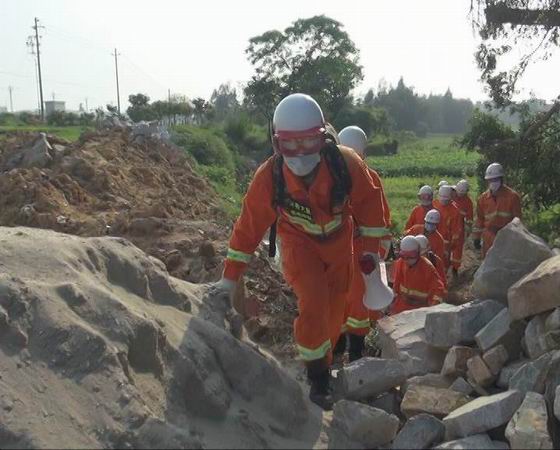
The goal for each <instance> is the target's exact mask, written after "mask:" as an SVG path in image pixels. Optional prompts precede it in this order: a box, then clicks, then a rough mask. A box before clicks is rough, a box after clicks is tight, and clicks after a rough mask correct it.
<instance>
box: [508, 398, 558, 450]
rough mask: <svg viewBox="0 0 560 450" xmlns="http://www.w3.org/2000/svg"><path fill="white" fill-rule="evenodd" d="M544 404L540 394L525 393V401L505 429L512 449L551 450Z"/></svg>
mask: <svg viewBox="0 0 560 450" xmlns="http://www.w3.org/2000/svg"><path fill="white" fill-rule="evenodd" d="M547 423H548V414H547V412H546V402H545V400H544V397H543V396H542V395H541V394H537V393H536V392H527V394H526V395H525V400H523V403H522V404H521V406H520V407H519V409H518V410H517V411H516V413H515V414H514V415H513V417H512V419H511V421H510V422H509V423H508V426H507V428H506V438H507V440H508V441H509V443H510V445H511V448H512V449H525V448H539V449H552V448H553V445H552V439H551V437H550V434H549V433H548V425H547Z"/></svg>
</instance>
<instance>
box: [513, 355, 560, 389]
mask: <svg viewBox="0 0 560 450" xmlns="http://www.w3.org/2000/svg"><path fill="white" fill-rule="evenodd" d="M551 359H552V353H545V354H544V355H542V356H541V357H540V358H539V359H537V360H536V361H529V362H528V363H526V364H525V365H524V366H522V367H521V368H520V369H518V370H517V371H516V372H515V373H514V374H513V375H512V377H511V378H510V380H509V388H510V389H516V390H518V391H521V392H524V393H525V392H538V393H539V394H543V393H544V390H545V387H546V379H547V374H548V370H549V365H550V361H551Z"/></svg>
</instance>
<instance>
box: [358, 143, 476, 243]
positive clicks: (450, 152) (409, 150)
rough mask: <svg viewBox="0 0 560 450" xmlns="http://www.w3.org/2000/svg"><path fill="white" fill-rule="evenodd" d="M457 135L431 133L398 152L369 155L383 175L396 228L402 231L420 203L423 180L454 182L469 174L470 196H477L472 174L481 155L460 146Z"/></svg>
mask: <svg viewBox="0 0 560 450" xmlns="http://www.w3.org/2000/svg"><path fill="white" fill-rule="evenodd" d="M454 139H455V136H453V135H429V136H428V137H426V138H423V139H417V140H412V141H409V142H406V143H405V144H403V145H401V146H400V147H399V151H398V153H397V154H396V155H392V156H373V157H369V158H368V159H367V162H368V164H369V165H370V166H371V167H373V168H374V169H376V170H377V171H378V172H379V173H380V174H381V175H382V180H383V185H384V188H385V192H386V194H387V199H388V201H389V206H390V208H391V214H392V219H393V223H394V228H395V232H398V233H400V232H402V228H403V226H404V224H405V222H406V220H407V219H408V216H409V214H410V211H412V208H414V206H415V205H416V204H417V197H416V193H417V192H418V188H419V187H420V186H422V185H424V184H429V185H430V186H432V187H434V186H437V184H438V183H439V181H440V180H447V181H449V182H450V183H455V182H457V181H458V180H460V179H461V178H466V179H468V180H469V182H470V184H471V192H470V194H471V198H472V199H473V200H474V199H475V198H476V195H477V192H478V189H477V184H476V183H477V181H476V178H475V177H474V176H473V175H474V172H475V168H476V164H477V162H478V159H479V155H478V154H477V153H467V152H465V151H464V150H463V149H460V148H457V147H456V146H454V145H453V141H454Z"/></svg>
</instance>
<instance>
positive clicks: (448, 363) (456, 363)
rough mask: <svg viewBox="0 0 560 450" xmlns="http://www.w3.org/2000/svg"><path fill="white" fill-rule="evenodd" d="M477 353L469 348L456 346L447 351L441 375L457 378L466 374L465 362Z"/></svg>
mask: <svg viewBox="0 0 560 450" xmlns="http://www.w3.org/2000/svg"><path fill="white" fill-rule="evenodd" d="M476 354H477V352H476V350H475V349H473V348H471V347H465V346H462V345H456V346H453V347H451V348H450V349H449V351H448V352H447V355H446V356H445V360H444V361H443V367H442V369H441V374H442V375H444V376H459V375H464V374H466V373H467V361H468V360H469V359H471V358H472V357H473V356H474V355H476Z"/></svg>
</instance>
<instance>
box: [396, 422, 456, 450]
mask: <svg viewBox="0 0 560 450" xmlns="http://www.w3.org/2000/svg"><path fill="white" fill-rule="evenodd" d="M444 436H445V426H444V425H443V422H442V421H441V420H439V419H437V418H436V417H434V416H431V415H429V414H419V415H417V416H414V417H413V418H412V419H410V420H409V421H408V422H406V423H405V425H404V427H403V428H402V429H401V431H399V434H398V435H397V437H396V438H395V440H394V441H393V448H394V449H403V450H405V449H424V448H430V447H432V446H433V445H434V444H437V443H439V442H441V441H442V440H443V438H444Z"/></svg>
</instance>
